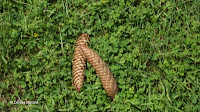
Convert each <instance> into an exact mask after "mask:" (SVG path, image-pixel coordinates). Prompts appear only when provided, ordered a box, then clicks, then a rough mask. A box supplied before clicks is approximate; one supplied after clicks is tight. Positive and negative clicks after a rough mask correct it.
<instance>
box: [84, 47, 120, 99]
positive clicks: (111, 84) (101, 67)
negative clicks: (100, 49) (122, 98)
mask: <svg viewBox="0 0 200 112" xmlns="http://www.w3.org/2000/svg"><path fill="white" fill-rule="evenodd" d="M80 48H81V50H82V52H83V54H84V56H85V57H86V58H87V60H88V62H89V63H90V64H91V65H92V66H93V67H94V69H95V71H96V73H97V74H98V75H99V76H100V80H101V83H102V85H103V87H104V89H105V90H106V93H107V94H108V96H110V97H111V98H112V99H114V98H115V94H117V93H118V86H117V83H116V80H115V79H114V77H113V74H112V73H111V71H110V69H109V68H108V67H107V65H106V63H105V62H104V61H103V60H102V58H101V57H100V56H99V55H98V54H96V53H95V52H94V51H93V50H92V49H90V48H88V47H87V46H80Z"/></svg>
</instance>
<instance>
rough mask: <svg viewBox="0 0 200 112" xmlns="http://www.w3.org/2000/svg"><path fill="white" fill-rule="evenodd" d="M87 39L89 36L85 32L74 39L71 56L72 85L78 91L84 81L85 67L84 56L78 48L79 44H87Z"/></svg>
mask: <svg viewBox="0 0 200 112" xmlns="http://www.w3.org/2000/svg"><path fill="white" fill-rule="evenodd" d="M89 40H90V37H89V35H88V34H87V33H84V34H81V35H80V36H79V38H78V39H77V40H76V45H75V50H74V57H73V67H72V69H73V70H72V74H73V81H74V85H75V87H76V89H77V90H78V91H80V90H81V86H82V85H83V83H84V77H85V74H84V70H85V68H86V58H85V56H84V55H83V53H82V51H81V49H80V45H81V46H88V43H89Z"/></svg>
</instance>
